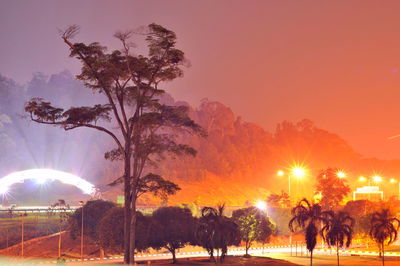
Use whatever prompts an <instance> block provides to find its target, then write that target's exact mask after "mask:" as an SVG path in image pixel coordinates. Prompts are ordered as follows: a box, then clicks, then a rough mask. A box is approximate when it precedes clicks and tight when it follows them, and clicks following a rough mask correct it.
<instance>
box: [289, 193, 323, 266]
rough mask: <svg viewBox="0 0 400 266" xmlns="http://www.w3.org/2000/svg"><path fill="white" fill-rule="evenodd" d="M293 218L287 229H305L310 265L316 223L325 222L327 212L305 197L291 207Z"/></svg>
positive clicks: (314, 244) (315, 236) (316, 232)
mask: <svg viewBox="0 0 400 266" xmlns="http://www.w3.org/2000/svg"><path fill="white" fill-rule="evenodd" d="M292 216H293V218H292V219H291V220H290V221H289V229H290V230H291V231H292V232H295V231H296V230H297V229H305V238H306V245H307V249H308V250H309V251H310V253H311V256H310V265H312V259H313V250H314V248H315V246H316V244H317V235H318V228H317V223H319V222H322V223H323V224H327V223H328V220H327V218H326V216H327V212H323V211H322V208H321V206H320V205H319V204H311V203H310V202H309V201H308V200H307V199H305V198H304V199H302V200H301V201H300V202H299V203H298V204H297V205H296V207H294V208H293V209H292Z"/></svg>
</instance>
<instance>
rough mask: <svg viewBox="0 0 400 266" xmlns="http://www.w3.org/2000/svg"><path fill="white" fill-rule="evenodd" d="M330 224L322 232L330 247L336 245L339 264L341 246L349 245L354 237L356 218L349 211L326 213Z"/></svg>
mask: <svg viewBox="0 0 400 266" xmlns="http://www.w3.org/2000/svg"><path fill="white" fill-rule="evenodd" d="M326 217H327V219H328V224H326V225H325V226H324V227H322V229H321V234H322V237H323V239H324V241H325V242H326V243H328V245H329V247H331V246H336V256H337V264H338V265H339V248H342V247H343V246H346V247H349V246H350V244H351V240H352V238H353V226H354V219H353V218H352V217H350V216H349V214H348V213H347V212H343V211H339V212H338V213H335V212H333V211H329V212H327V213H326Z"/></svg>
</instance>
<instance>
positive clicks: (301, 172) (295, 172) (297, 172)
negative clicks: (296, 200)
mask: <svg viewBox="0 0 400 266" xmlns="http://www.w3.org/2000/svg"><path fill="white" fill-rule="evenodd" d="M276 174H277V176H284V175H285V172H284V171H282V170H279V171H278V172H277V173H276ZM305 175H306V170H305V169H304V168H302V167H293V168H292V169H291V170H290V171H289V173H288V175H287V176H288V194H289V199H290V200H291V201H292V193H291V186H292V185H291V183H292V180H291V179H292V176H293V177H296V178H297V179H301V178H303V177H304V176H305Z"/></svg>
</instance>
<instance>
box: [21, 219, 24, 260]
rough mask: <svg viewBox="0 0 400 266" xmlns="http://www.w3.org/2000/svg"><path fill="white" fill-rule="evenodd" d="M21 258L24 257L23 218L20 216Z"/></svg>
mask: <svg viewBox="0 0 400 266" xmlns="http://www.w3.org/2000/svg"><path fill="white" fill-rule="evenodd" d="M21 257H24V217H23V216H22V215H21Z"/></svg>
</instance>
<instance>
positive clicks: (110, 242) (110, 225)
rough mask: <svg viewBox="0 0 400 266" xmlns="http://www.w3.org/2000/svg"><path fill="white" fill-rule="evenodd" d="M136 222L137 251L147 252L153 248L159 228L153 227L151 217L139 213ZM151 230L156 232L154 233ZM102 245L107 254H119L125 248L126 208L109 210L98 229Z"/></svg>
mask: <svg viewBox="0 0 400 266" xmlns="http://www.w3.org/2000/svg"><path fill="white" fill-rule="evenodd" d="M136 215H137V222H136V239H135V240H136V242H135V248H136V251H145V250H147V249H148V248H149V247H151V245H152V243H153V242H154V240H152V237H153V236H154V234H155V233H157V231H158V228H156V227H155V226H153V222H152V219H151V217H148V216H144V215H143V214H142V213H140V212H137V213H136ZM151 230H156V231H155V232H154V233H152V232H151ZM97 231H98V236H99V240H100V245H101V247H102V248H104V249H105V250H106V251H107V252H110V251H111V252H115V253H119V252H121V251H123V248H124V241H123V240H124V208H121V207H113V208H111V209H109V210H108V211H107V212H106V213H105V214H104V216H103V218H102V219H101V221H100V223H99V225H98V227H97Z"/></svg>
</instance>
